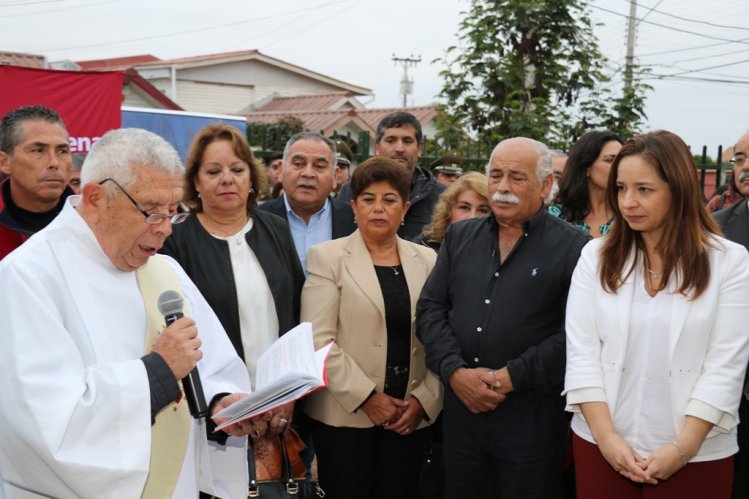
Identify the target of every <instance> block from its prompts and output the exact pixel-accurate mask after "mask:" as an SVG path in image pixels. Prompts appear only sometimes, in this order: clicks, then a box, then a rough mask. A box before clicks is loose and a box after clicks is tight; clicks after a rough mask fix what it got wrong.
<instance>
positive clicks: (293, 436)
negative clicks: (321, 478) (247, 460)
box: [252, 428, 307, 481]
mask: <svg viewBox="0 0 749 499" xmlns="http://www.w3.org/2000/svg"><path fill="white" fill-rule="evenodd" d="M284 442H285V443H286V452H287V453H288V456H289V461H290V462H291V472H292V476H293V477H294V478H303V477H304V476H305V475H306V473H307V468H306V467H305V465H304V459H303V455H304V449H306V448H307V446H306V445H304V442H303V441H302V438H301V437H300V436H299V434H298V433H297V432H296V430H294V428H289V429H288V430H287V431H286V432H285V433H284ZM252 446H253V448H254V449H253V450H254V451H255V470H256V473H257V480H259V481H260V480H280V479H281V478H282V477H283V457H282V454H281V439H280V438H278V437H277V436H276V437H263V438H260V439H257V440H254V441H253V443H252Z"/></svg>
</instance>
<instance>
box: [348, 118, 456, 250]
mask: <svg viewBox="0 0 749 499" xmlns="http://www.w3.org/2000/svg"><path fill="white" fill-rule="evenodd" d="M423 151H424V135H423V134H422V133H421V123H419V120H417V119H416V117H415V116H414V115H413V114H410V113H405V112H397V113H392V114H389V115H387V116H385V117H384V118H382V120H381V121H380V123H379V124H378V125H377V130H376V132H375V146H374V153H375V155H377V156H386V157H388V158H391V159H394V160H395V161H397V162H399V163H401V164H402V165H403V166H405V167H406V168H408V169H409V170H410V171H411V175H412V176H411V195H410V196H409V201H410V203H411V207H410V208H409V209H408V212H406V218H405V221H404V224H403V226H401V228H400V230H398V235H399V236H401V237H402V238H404V239H408V240H409V241H410V240H413V239H414V238H415V237H416V236H418V235H419V234H421V231H422V229H423V228H424V226H425V225H427V224H428V223H429V222H430V221H431V220H432V211H433V210H434V206H435V205H436V204H437V200H438V199H439V196H440V194H441V193H442V191H444V190H445V186H444V185H442V184H440V183H439V182H437V180H436V179H435V178H434V175H432V173H431V172H430V171H429V170H426V169H424V168H420V167H418V166H416V164H417V163H418V161H419V157H420V156H421V153H422V152H423ZM338 199H340V200H342V201H346V202H349V201H350V200H351V189H350V187H349V185H348V184H346V185H344V186H343V188H342V189H341V192H340V194H339V195H338Z"/></svg>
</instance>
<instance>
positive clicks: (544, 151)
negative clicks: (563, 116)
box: [486, 137, 552, 184]
mask: <svg viewBox="0 0 749 499" xmlns="http://www.w3.org/2000/svg"><path fill="white" fill-rule="evenodd" d="M508 141H521V142H526V143H529V144H532V145H533V147H534V148H535V149H536V152H537V153H538V161H537V162H536V176H537V177H538V181H539V182H541V184H543V183H544V180H546V177H548V176H549V175H551V172H552V170H551V151H550V150H549V148H548V147H547V146H546V144H544V143H543V142H539V141H537V140H533V139H529V138H527V137H513V138H510V139H505V140H503V141H502V142H500V143H499V144H497V145H496V146H494V149H493V150H492V154H491V156H489V162H488V163H487V164H486V175H487V176H488V175H489V170H490V169H491V164H492V160H493V159H494V153H496V152H497V149H499V146H501V145H502V144H504V143H505V142H508Z"/></svg>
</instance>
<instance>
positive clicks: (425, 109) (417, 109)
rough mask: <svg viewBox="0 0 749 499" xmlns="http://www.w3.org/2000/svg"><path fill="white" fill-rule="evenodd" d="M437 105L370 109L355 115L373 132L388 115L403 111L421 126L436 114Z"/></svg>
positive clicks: (362, 110)
mask: <svg viewBox="0 0 749 499" xmlns="http://www.w3.org/2000/svg"><path fill="white" fill-rule="evenodd" d="M438 106H439V105H438V104H430V105H428V106H414V107H381V108H372V109H361V110H359V111H357V114H358V115H359V116H360V117H361V119H363V120H364V121H366V122H367V124H368V125H369V126H370V127H372V129H373V130H376V129H377V124H378V123H379V122H380V121H381V120H382V118H384V117H385V116H387V115H388V114H391V113H395V112H397V111H405V112H407V113H411V114H413V115H414V116H415V117H416V119H417V120H419V121H420V122H421V123H422V125H423V124H424V123H426V122H429V121H431V120H432V119H433V118H434V116H435V115H436V114H437V108H438Z"/></svg>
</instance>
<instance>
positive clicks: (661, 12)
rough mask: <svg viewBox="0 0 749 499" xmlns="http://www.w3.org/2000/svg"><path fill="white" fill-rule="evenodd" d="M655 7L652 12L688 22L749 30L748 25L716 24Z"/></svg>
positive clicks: (656, 5)
mask: <svg viewBox="0 0 749 499" xmlns="http://www.w3.org/2000/svg"><path fill="white" fill-rule="evenodd" d="M662 1H663V0H660V1H659V2H658V3H657V4H655V7H658V5H660V4H661V2H662ZM655 7H653V8H651V9H650V12H657V13H658V14H661V15H663V16H668V17H673V18H674V19H679V20H680V21H686V22H689V23H695V24H704V25H706V26H712V27H714V28H725V29H739V30H742V31H749V28H748V27H746V26H729V25H726V24H716V23H711V22H709V21H701V20H699V19H690V18H688V17H682V16H677V15H676V14H669V13H668V12H663V11H662V10H657V9H656V8H655ZM644 19H645V16H643V18H642V20H644Z"/></svg>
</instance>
